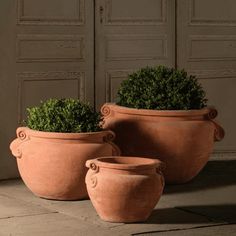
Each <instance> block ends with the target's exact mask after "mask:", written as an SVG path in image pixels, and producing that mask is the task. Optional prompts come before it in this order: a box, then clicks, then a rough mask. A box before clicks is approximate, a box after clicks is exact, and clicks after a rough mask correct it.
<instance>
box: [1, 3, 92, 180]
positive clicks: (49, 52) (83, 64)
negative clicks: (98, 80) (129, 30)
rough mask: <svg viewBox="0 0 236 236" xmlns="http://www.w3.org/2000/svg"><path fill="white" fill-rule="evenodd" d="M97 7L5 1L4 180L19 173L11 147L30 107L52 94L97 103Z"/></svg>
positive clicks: (2, 158) (2, 66)
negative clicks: (95, 18)
mask: <svg viewBox="0 0 236 236" xmlns="http://www.w3.org/2000/svg"><path fill="white" fill-rule="evenodd" d="M93 7H94V6H93V0H86V1H85V0H59V1H58V0H50V1H47V0H43V1H35V0H2V1H0V13H1V22H0V34H1V38H0V45H1V48H0V94H1V100H0V105H1V107H2V108H3V109H2V116H1V123H0V124H1V126H0V135H1V136H0V150H1V157H0V158H1V161H0V163H1V165H0V179H3V178H12V177H16V176H17V175H18V173H17V168H16V165H15V160H14V159H13V158H10V156H11V154H10V152H9V150H8V149H9V148H8V147H9V143H10V141H11V140H12V139H13V138H15V130H16V127H17V126H19V125H20V123H21V121H22V120H23V119H25V118H26V112H25V109H26V108H27V107H29V106H34V105H37V104H39V102H40V100H46V99H48V98H51V97H54V98H61V97H73V98H80V99H82V100H87V101H89V102H90V103H91V104H92V105H93V104H94V50H93V49H94V16H93ZM16 12H17V14H16ZM91 12H92V14H91ZM3 19H4V20H3ZM6 101H7V106H6V105H5V103H6Z"/></svg>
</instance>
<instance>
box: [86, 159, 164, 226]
mask: <svg viewBox="0 0 236 236" xmlns="http://www.w3.org/2000/svg"><path fill="white" fill-rule="evenodd" d="M86 166H87V167H89V168H90V169H89V171H88V172H87V175H86V184H87V189H88V193H89V197H90V199H91V201H92V203H93V206H94V208H95V209H96V211H97V213H98V214H99V216H100V217H101V218H102V219H103V220H105V221H109V222H124V223H128V222H141V221H145V220H146V219H147V218H148V217H149V215H150V214H151V212H152V210H153V208H154V207H155V205H156V204H157V202H158V201H159V199H160V197H161V194H162V191H163V187H164V178H163V176H162V173H161V162H160V161H158V160H153V159H147V158H134V157H107V158H97V159H95V160H89V161H87V162H86Z"/></svg>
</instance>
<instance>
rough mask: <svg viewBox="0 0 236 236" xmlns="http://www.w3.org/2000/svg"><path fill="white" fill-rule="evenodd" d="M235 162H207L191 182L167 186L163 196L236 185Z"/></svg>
mask: <svg viewBox="0 0 236 236" xmlns="http://www.w3.org/2000/svg"><path fill="white" fill-rule="evenodd" d="M235 170H236V160H227V161H226V160H224V161H209V162H208V164H207V165H206V166H205V168H204V169H203V170H202V171H201V172H200V173H199V174H198V176H197V177H195V178H194V179H193V180H192V181H190V182H189V183H186V184H178V185H167V186H166V187H165V191H164V193H165V194H171V193H177V192H192V191H197V190H203V189H211V188H219V187H222V186H229V185H236V171H235Z"/></svg>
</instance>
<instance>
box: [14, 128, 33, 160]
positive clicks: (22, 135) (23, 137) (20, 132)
mask: <svg viewBox="0 0 236 236" xmlns="http://www.w3.org/2000/svg"><path fill="white" fill-rule="evenodd" d="M27 130H28V128H27V127H19V128H17V130H16V135H17V138H16V139H15V140H13V141H12V142H11V144H10V150H11V152H12V154H13V156H15V157H17V158H21V157H22V149H21V148H20V146H21V145H22V144H23V143H25V142H27V141H28V140H29V139H30V138H29V135H28V133H27Z"/></svg>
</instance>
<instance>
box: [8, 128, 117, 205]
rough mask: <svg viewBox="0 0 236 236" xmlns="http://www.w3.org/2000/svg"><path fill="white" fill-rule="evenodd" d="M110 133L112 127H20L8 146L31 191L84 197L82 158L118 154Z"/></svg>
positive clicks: (54, 196)
mask: <svg viewBox="0 0 236 236" xmlns="http://www.w3.org/2000/svg"><path fill="white" fill-rule="evenodd" d="M114 136H115V135H114V133H113V132H112V131H101V132H94V133H53V132H42V131H35V130H31V129H29V128H26V127H20V128H18V129H17V139H15V140H14V141H13V142H12V143H11V145H10V149H11V151H12V154H13V155H14V156H15V157H17V164H18V169H19V172H20V175H21V177H22V179H23V181H24V182H25V184H26V185H27V187H28V188H29V189H30V190H31V191H32V192H33V193H34V194H35V195H37V196H40V197H43V198H48V199H58V200H75V199H83V198H87V197H88V194H87V190H86V185H85V175H86V172H87V168H86V167H85V162H86V160H88V159H92V158H96V157H99V156H104V155H111V156H112V155H119V154H120V151H119V148H118V147H117V146H116V145H115V144H113V143H112V140H113V138H114Z"/></svg>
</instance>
